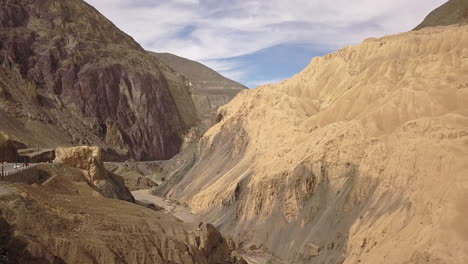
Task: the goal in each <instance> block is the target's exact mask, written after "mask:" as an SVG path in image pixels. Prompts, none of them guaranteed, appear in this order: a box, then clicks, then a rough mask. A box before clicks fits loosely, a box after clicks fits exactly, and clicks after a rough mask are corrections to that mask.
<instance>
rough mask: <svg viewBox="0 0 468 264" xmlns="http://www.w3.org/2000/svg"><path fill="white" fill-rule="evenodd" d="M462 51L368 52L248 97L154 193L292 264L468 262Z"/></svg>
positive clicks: (458, 38)
mask: <svg viewBox="0 0 468 264" xmlns="http://www.w3.org/2000/svg"><path fill="white" fill-rule="evenodd" d="M467 43H468V26H459V25H453V26H445V27H431V28H424V29H421V30H419V31H413V32H408V33H402V34H398V35H394V36H388V37H384V38H378V39H375V38H374V39H368V40H366V41H364V42H363V43H362V44H360V45H358V46H350V47H346V48H344V49H342V50H340V51H338V52H336V53H333V54H330V55H327V56H324V57H320V58H314V59H313V61H312V62H311V64H310V65H309V66H308V67H307V68H306V69H305V70H304V71H302V72H301V73H299V74H298V75H296V76H294V77H293V78H291V79H290V80H286V81H284V82H282V83H279V84H276V85H268V86H262V87H259V88H257V89H254V90H247V91H243V92H241V93H240V94H239V95H238V96H237V97H236V98H234V100H233V101H232V102H230V103H229V104H228V105H226V106H224V107H222V108H221V109H220V111H219V112H218V113H219V123H218V124H216V125H215V126H214V127H213V128H211V129H210V130H209V131H208V132H207V133H206V134H205V136H204V137H203V138H202V140H201V142H200V144H199V145H198V146H197V147H196V148H193V149H191V152H190V151H187V152H185V153H182V154H180V155H179V156H178V157H177V158H175V159H174V160H172V161H171V162H170V163H168V164H167V166H166V170H167V171H168V173H167V174H166V175H164V177H165V178H166V182H165V183H164V184H163V185H161V186H159V187H157V189H156V190H155V192H156V193H159V194H162V195H166V196H168V197H170V198H173V199H177V200H179V201H180V202H182V203H186V204H188V205H189V206H190V207H191V208H192V211H193V212H195V213H199V214H201V215H203V216H204V217H205V218H206V219H208V220H211V221H212V223H213V224H215V225H217V226H220V227H221V230H222V231H223V232H226V233H228V234H230V235H232V236H233V237H234V238H235V239H237V240H238V241H244V243H245V244H246V245H249V244H250V245H252V244H253V245H256V247H262V246H263V247H264V248H267V249H268V250H270V251H271V252H274V253H275V254H277V255H278V256H280V257H282V258H283V259H285V260H286V261H287V263H295V262H298V263H357V262H361V263H420V262H422V261H427V262H430V263H459V264H462V263H465V262H466V261H468V254H467V252H466V245H467V235H468V232H467V230H466V224H465V223H464V222H463V220H462V219H464V218H465V217H467V216H468V214H467V211H466V210H465V209H464V208H465V207H466V206H465V205H466V204H468V199H467V197H468V189H467V188H466V186H467V184H468V178H467V177H466V175H468V164H467V160H468V82H467V78H466V76H468V75H467V74H468V47H467V45H466V44H467Z"/></svg>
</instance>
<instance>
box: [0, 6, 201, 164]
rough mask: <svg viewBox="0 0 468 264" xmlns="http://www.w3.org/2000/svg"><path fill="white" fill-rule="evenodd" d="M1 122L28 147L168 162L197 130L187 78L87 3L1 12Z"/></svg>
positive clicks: (18, 8) (14, 7)
mask: <svg viewBox="0 0 468 264" xmlns="http://www.w3.org/2000/svg"><path fill="white" fill-rule="evenodd" d="M0 65H1V66H0V78H1V80H2V81H1V82H0V121H2V123H8V125H6V126H5V127H4V128H3V127H2V129H5V132H7V133H9V134H15V135H17V137H18V138H19V139H21V141H22V142H24V143H26V144H27V145H40V147H43V148H54V147H56V146H60V145H62V146H63V145H83V144H86V145H98V146H101V147H103V148H104V149H105V151H106V153H108V156H109V157H113V158H114V159H127V158H133V159H136V160H155V159H167V158H170V157H172V156H173V155H175V154H176V153H178V151H179V149H180V147H181V144H182V138H183V136H184V134H185V132H186V130H187V129H189V128H190V127H191V126H193V125H194V124H195V123H196V122H197V120H198V119H197V116H196V110H195V106H194V104H193V101H192V99H191V95H190V92H189V87H188V86H187V85H186V80H185V79H184V77H183V76H181V75H180V74H178V73H177V72H175V71H174V70H172V69H170V68H168V67H167V66H166V65H165V64H164V63H162V62H161V61H159V60H158V59H157V58H155V57H154V56H151V55H149V54H148V53H147V52H146V51H145V50H143V49H142V48H141V47H140V46H139V45H138V44H137V43H136V42H135V41H134V40H133V39H132V38H131V37H129V36H128V35H126V34H125V33H123V32H122V31H120V30H119V29H117V28H116V27H115V26H114V25H113V24H112V23H111V22H110V21H108V20H107V19H106V18H104V17H103V16H102V15H101V14H99V13H98V12H97V11H96V10H95V9H94V8H93V7H91V6H89V5H88V4H86V3H85V2H84V1H82V0H67V1H52V0H46V1H29V0H20V1H9V0H2V1H1V8H0Z"/></svg>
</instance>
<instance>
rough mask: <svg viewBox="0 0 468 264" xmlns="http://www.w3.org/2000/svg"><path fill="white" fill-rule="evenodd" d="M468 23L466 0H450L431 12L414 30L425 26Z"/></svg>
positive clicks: (467, 4)
mask: <svg viewBox="0 0 468 264" xmlns="http://www.w3.org/2000/svg"><path fill="white" fill-rule="evenodd" d="M467 23H468V1H466V0H450V1H448V2H447V3H445V4H444V5H442V6H441V7H439V8H437V9H436V10H434V11H433V12H431V13H430V14H429V15H428V16H427V17H426V19H424V21H423V22H422V23H421V24H420V25H418V26H417V27H416V28H415V29H414V30H419V29H422V28H426V27H437V26H449V25H454V24H458V25H464V24H467Z"/></svg>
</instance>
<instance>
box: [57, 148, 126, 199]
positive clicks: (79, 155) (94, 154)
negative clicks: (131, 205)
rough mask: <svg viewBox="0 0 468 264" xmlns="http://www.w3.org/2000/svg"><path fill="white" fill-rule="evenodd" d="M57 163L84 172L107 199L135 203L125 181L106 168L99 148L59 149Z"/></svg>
mask: <svg viewBox="0 0 468 264" xmlns="http://www.w3.org/2000/svg"><path fill="white" fill-rule="evenodd" d="M55 153H56V158H55V161H54V162H56V163H63V164H66V165H68V166H71V167H74V168H78V169H80V170H83V172H84V175H85V176H86V178H87V179H88V182H89V183H90V184H91V185H92V186H95V187H96V188H97V189H98V190H99V191H100V192H101V193H102V194H103V195H104V196H105V197H108V198H116V199H120V200H125V201H130V202H134V201H135V199H134V198H133V196H132V194H131V193H130V191H129V190H128V188H127V187H126V186H125V182H124V180H123V179H122V178H121V177H120V176H117V175H115V174H112V173H110V172H109V171H107V170H106V169H105V168H104V164H103V159H102V158H103V153H102V149H101V148H99V147H73V148H57V149H56V151H55Z"/></svg>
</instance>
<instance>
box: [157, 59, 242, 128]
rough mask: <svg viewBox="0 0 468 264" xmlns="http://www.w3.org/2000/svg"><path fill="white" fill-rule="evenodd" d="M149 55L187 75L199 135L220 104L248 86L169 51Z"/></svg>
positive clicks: (206, 126)
mask: <svg viewBox="0 0 468 264" xmlns="http://www.w3.org/2000/svg"><path fill="white" fill-rule="evenodd" d="M150 54H152V55H154V56H156V57H157V58H158V59H160V60H162V61H163V62H164V63H166V64H167V65H168V66H169V67H171V68H172V69H174V70H176V71H177V72H179V73H180V74H182V75H184V76H185V77H186V78H187V82H188V83H187V84H188V86H189V87H190V91H191V94H192V99H193V102H194V104H195V108H196V110H197V116H198V118H199V119H200V121H201V124H199V126H198V127H197V129H198V131H196V132H195V133H196V134H197V135H199V136H201V135H203V133H205V131H206V130H207V129H208V128H210V127H211V126H213V125H214V124H215V121H216V112H217V110H218V108H219V107H221V106H223V105H225V104H227V103H229V102H230V101H231V100H232V99H233V98H234V97H235V96H236V95H237V94H238V93H240V92H241V91H242V90H245V89H247V87H245V86H243V85H242V84H239V83H237V82H235V81H232V80H230V79H228V78H226V77H224V76H222V75H220V74H219V73H217V72H216V71H214V70H212V69H210V68H208V67H207V66H205V65H203V64H201V63H198V62H196V61H191V60H188V59H185V58H182V57H179V56H176V55H173V54H170V53H154V52H150Z"/></svg>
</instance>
